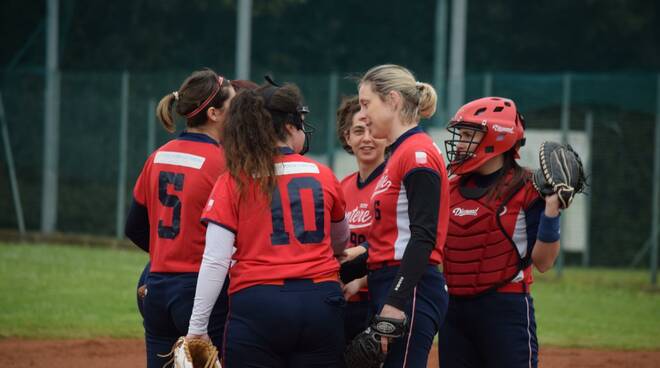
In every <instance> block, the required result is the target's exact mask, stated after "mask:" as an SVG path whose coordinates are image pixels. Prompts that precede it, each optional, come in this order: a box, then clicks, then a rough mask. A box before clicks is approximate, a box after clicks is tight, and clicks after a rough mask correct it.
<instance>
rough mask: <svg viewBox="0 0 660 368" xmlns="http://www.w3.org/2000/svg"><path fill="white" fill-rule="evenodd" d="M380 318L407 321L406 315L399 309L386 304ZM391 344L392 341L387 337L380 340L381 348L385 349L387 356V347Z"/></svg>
mask: <svg viewBox="0 0 660 368" xmlns="http://www.w3.org/2000/svg"><path fill="white" fill-rule="evenodd" d="M379 316H381V317H387V318H396V319H401V320H403V319H406V314H405V313H404V312H403V311H402V310H400V309H398V308H395V307H393V306H391V305H389V304H385V305H384V306H383V309H382V310H381V311H380V314H379ZM389 342H390V339H389V338H387V337H381V338H380V347H381V348H382V349H383V353H385V354H387V347H388V344H389Z"/></svg>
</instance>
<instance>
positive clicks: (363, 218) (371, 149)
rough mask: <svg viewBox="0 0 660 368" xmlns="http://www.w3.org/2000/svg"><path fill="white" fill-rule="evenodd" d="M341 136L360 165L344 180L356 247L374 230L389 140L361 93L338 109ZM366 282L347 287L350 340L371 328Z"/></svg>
mask: <svg viewBox="0 0 660 368" xmlns="http://www.w3.org/2000/svg"><path fill="white" fill-rule="evenodd" d="M337 135H338V137H339V140H340V142H341V143H342V146H343V147H344V149H345V150H346V152H348V153H349V154H351V155H354V156H355V160H356V161H357V165H358V171H356V172H354V173H352V174H350V175H348V176H346V177H345V178H344V179H343V180H342V181H341V188H342V191H343V192H344V198H345V199H346V221H348V227H349V229H350V230H351V237H350V242H349V247H351V248H354V247H357V246H358V245H360V244H362V243H364V242H366V241H367V235H368V234H369V230H370V229H371V222H372V220H373V209H371V208H369V202H370V200H371V194H372V193H373V191H374V188H375V187H376V183H378V180H379V179H380V176H381V174H382V173H383V170H384V169H385V163H384V161H385V145H386V142H385V140H384V139H377V138H374V137H373V135H372V134H371V130H370V129H369V126H368V121H367V120H366V118H365V117H364V115H363V114H361V113H360V104H359V102H358V98H357V96H353V97H350V98H347V99H345V100H344V101H343V102H342V104H341V106H340V107H339V109H338V110H337ZM359 248H360V249H364V248H362V247H359ZM366 284H367V279H366V276H365V277H362V278H360V279H357V280H354V281H352V282H350V283H349V284H347V285H345V286H344V297H345V298H346V299H347V301H348V304H347V306H346V316H345V318H344V329H345V332H346V342H347V343H348V342H349V341H351V340H352V339H353V337H355V335H357V334H358V333H360V332H362V331H363V330H364V329H365V328H367V324H368V322H369V315H370V313H369V308H370V307H369V290H368V288H367V287H366Z"/></svg>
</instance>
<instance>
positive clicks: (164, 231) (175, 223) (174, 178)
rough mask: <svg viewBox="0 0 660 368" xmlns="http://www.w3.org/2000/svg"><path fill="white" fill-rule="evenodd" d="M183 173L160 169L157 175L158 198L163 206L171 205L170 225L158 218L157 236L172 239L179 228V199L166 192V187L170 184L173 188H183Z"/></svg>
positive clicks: (180, 189) (176, 189) (177, 233)
mask: <svg viewBox="0 0 660 368" xmlns="http://www.w3.org/2000/svg"><path fill="white" fill-rule="evenodd" d="M183 179H184V175H183V174H177V173H173V172H169V171H161V172H160V174H159V175H158V199H159V200H160V203H161V204H162V205H163V206H165V207H172V226H165V225H164V224H163V220H158V237H160V238H165V239H174V238H176V236H177V235H179V231H180V230H181V200H179V197H177V196H175V195H172V194H168V193H167V187H168V186H169V185H170V184H171V185H172V186H174V190H175V191H177V192H180V191H182V190H183Z"/></svg>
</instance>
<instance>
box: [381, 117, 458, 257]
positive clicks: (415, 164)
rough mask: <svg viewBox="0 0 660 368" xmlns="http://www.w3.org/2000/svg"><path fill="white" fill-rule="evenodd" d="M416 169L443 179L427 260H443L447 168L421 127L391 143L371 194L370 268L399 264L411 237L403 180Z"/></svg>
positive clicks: (411, 130) (446, 222) (447, 204)
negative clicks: (383, 166) (437, 213)
mask: <svg viewBox="0 0 660 368" xmlns="http://www.w3.org/2000/svg"><path fill="white" fill-rule="evenodd" d="M416 170H430V171H432V172H434V173H436V174H437V175H438V176H439V177H440V180H441V182H442V185H441V188H440V203H439V204H438V208H439V216H438V227H437V233H436V239H435V248H434V249H433V251H432V252H431V256H430V258H429V263H431V264H440V263H441V262H442V249H443V247H444V244H445V239H446V236H447V225H448V217H447V214H449V185H448V184H447V171H446V169H445V163H444V160H443V158H442V155H441V153H440V149H439V148H438V146H437V145H436V144H435V143H433V140H432V139H431V137H429V136H428V135H427V134H425V133H424V131H423V130H422V129H421V127H415V128H412V129H410V130H408V131H407V132H405V133H404V134H403V135H402V136H401V137H399V139H397V141H396V142H395V143H394V144H393V145H392V146H390V157H389V159H388V160H387V163H386V165H385V171H384V172H383V175H382V176H381V178H380V180H379V181H378V184H377V185H376V188H375V189H374V193H373V194H372V197H371V206H372V208H373V210H374V221H373V223H372V226H371V232H370V233H369V237H368V242H369V260H368V265H369V268H377V267H378V265H379V264H383V263H385V264H387V265H398V264H400V261H401V259H402V258H403V254H404V252H405V250H406V247H407V246H408V241H409V240H410V219H409V217H408V198H407V196H406V187H405V185H404V183H403V180H404V179H405V178H406V176H407V175H409V174H411V173H412V172H414V171H416Z"/></svg>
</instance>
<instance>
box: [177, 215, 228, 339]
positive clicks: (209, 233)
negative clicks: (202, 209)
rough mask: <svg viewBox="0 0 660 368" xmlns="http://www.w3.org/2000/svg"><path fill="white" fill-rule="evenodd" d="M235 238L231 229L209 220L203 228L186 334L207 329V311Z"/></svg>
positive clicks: (215, 297)
mask: <svg viewBox="0 0 660 368" xmlns="http://www.w3.org/2000/svg"><path fill="white" fill-rule="evenodd" d="M235 237H236V236H235V235H234V233H232V232H231V231H229V230H227V229H225V228H223V227H221V226H218V225H216V224H213V223H209V224H208V227H207V228H206V247H205V248H204V256H203V258H202V265H201V267H200V269H199V275H198V276H197V289H196V290H195V304H194V305H193V310H192V315H191V316H190V326H189V327H188V334H192V335H203V334H206V333H207V331H208V324H209V318H210V316H211V311H213V306H214V305H215V302H216V301H217V300H218V296H219V295H220V291H222V287H223V285H224V282H225V278H226V277H227V272H228V271H229V265H230V262H231V256H232V254H233V251H234V239H235Z"/></svg>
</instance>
